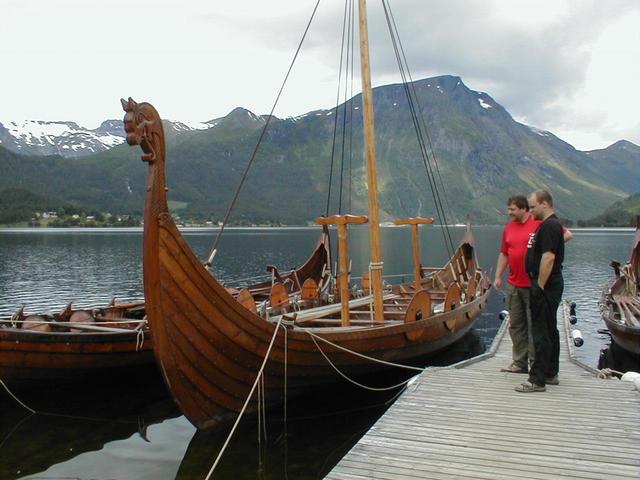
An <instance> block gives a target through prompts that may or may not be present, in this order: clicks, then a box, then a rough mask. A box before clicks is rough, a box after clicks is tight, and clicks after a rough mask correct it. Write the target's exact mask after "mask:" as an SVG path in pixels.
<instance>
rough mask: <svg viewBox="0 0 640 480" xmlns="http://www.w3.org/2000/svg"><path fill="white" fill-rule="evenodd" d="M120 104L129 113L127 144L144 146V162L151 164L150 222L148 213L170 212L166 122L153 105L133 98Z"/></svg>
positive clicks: (125, 124) (125, 120)
mask: <svg viewBox="0 0 640 480" xmlns="http://www.w3.org/2000/svg"><path fill="white" fill-rule="evenodd" d="M120 103H122V108H123V110H124V111H125V112H126V114H125V116H124V131H125V132H126V134H127V143H128V144H129V145H131V146H133V145H140V148H142V152H143V153H142V157H141V158H142V161H143V162H148V163H149V172H148V175H147V193H146V199H145V221H146V220H147V218H146V216H147V213H151V214H155V215H157V214H159V213H163V212H167V211H168V208H167V195H166V181H165V172H164V165H165V158H164V156H165V143H164V130H163V128H162V120H161V118H160V115H159V114H158V112H157V110H156V109H155V108H154V107H153V105H151V104H149V103H145V102H143V103H137V102H136V101H135V100H133V99H132V98H131V97H129V99H128V100H124V99H120ZM147 209H149V211H147Z"/></svg>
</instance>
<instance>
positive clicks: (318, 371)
mask: <svg viewBox="0 0 640 480" xmlns="http://www.w3.org/2000/svg"><path fill="white" fill-rule="evenodd" d="M157 225H158V227H159V229H158V251H157V252H156V253H157V256H156V255H153V253H154V252H152V251H150V250H148V249H146V248H145V256H146V260H145V277H146V278H145V296H146V298H147V299H148V300H147V305H148V306H152V308H149V307H148V314H149V322H150V328H151V330H152V332H153V335H154V340H155V342H156V345H157V347H156V358H157V360H158V363H159V364H160V365H161V368H162V371H163V374H164V376H165V380H166V382H167V384H168V386H169V388H170V390H171V391H172V393H173V396H174V399H175V400H176V402H177V403H178V404H179V405H180V407H181V409H182V410H183V412H184V413H185V415H186V416H187V417H188V418H189V419H190V420H191V421H192V422H193V423H194V424H195V425H197V426H198V427H201V428H206V427H207V426H209V425H213V424H215V423H217V422H218V420H219V419H220V418H222V417H226V416H227V415H228V414H229V413H230V412H237V411H239V410H240V409H241V408H242V405H243V402H244V401H245V399H246V397H247V395H248V393H249V391H250V387H251V385H252V384H253V382H254V381H255V378H256V373H257V372H258V370H259V369H260V365H261V363H262V361H263V359H264V357H265V355H266V352H267V349H268V346H269V343H270V341H271V339H272V337H273V335H274V331H275V328H276V326H275V325H274V324H273V323H270V322H268V321H265V320H264V319H263V318H261V317H259V316H257V315H255V314H252V313H251V312H249V311H248V310H247V309H245V308H243V307H242V306H241V305H240V304H239V303H238V302H237V301H236V300H235V299H234V298H233V297H232V296H231V295H229V294H228V293H227V292H226V291H225V289H224V288H222V287H221V285H220V284H219V283H218V282H217V281H216V280H215V279H214V278H213V277H212V276H211V275H210V274H209V273H208V272H207V271H206V270H205V269H204V268H203V267H202V265H201V264H200V262H198V260H197V259H196V258H195V257H194V256H193V254H192V253H191V250H190V248H189V246H188V245H187V243H186V242H185V240H184V239H183V238H182V237H181V235H180V233H179V232H178V230H177V228H176V227H175V225H174V223H173V220H172V219H171V217H170V216H169V215H168V214H161V215H160V219H159V221H158V223H157ZM156 262H157V263H156ZM149 277H150V278H149ZM488 294H489V290H485V291H484V292H482V294H481V295H479V296H478V297H477V298H476V299H474V300H473V301H472V302H469V303H466V304H463V305H461V306H460V307H459V308H457V309H455V310H452V311H450V312H447V313H443V314H439V315H434V316H432V317H429V318H426V319H424V320H420V321H416V322H412V323H400V324H395V325H383V326H380V327H375V328H366V329H361V328H357V327H353V328H349V329H336V328H325V329H322V328H315V329H313V330H312V332H313V333H314V334H316V335H319V336H321V337H322V338H324V339H326V340H328V341H330V342H332V343H335V344H337V345H339V346H341V347H343V348H346V349H348V350H351V351H355V352H358V353H361V354H364V355H367V356H371V357H374V358H377V359H380V360H384V361H388V362H399V363H408V362H410V361H411V360H412V359H415V358H418V357H421V356H424V355H427V354H430V353H433V352H436V351H439V350H442V349H443V348H445V347H446V346H448V345H450V344H451V343H453V342H455V341H456V340H458V339H459V338H461V337H462V336H463V335H464V334H465V333H466V332H467V331H468V330H469V329H470V328H471V326H472V324H473V321H474V319H475V318H476V317H477V316H478V315H479V313H480V312H481V310H482V308H484V306H485V305H486V301H487V297H488ZM285 341H286V347H285ZM316 342H317V345H316ZM320 350H322V351H323V352H324V354H326V355H327V356H328V357H329V359H330V360H331V362H332V363H333V364H334V365H335V366H336V367H337V368H338V369H339V370H340V371H342V372H343V373H344V374H346V375H349V376H354V377H357V376H360V375H364V374H368V373H371V372H375V371H380V370H385V369H388V368H392V367H388V366H386V365H381V364H379V363H374V362H372V361H370V360H366V359H363V358H360V357H357V356H354V355H353V354H351V353H346V352H344V351H342V350H340V349H338V348H336V347H333V346H330V345H328V344H325V343H323V342H322V341H321V340H315V342H314V338H313V337H312V336H311V335H310V334H309V332H308V331H307V329H304V328H301V327H290V328H288V329H287V332H286V339H285V331H284V329H281V331H280V332H278V334H277V336H276V340H275V343H274V345H273V350H272V352H271V354H270V357H269V361H268V363H267V366H266V369H265V400H266V402H267V403H277V402H280V401H282V399H283V396H284V394H285V393H284V383H285V370H286V381H287V389H288V391H287V394H288V395H295V394H296V391H298V390H301V389H306V388H309V387H310V386H317V385H322V384H327V383H331V382H336V381H340V376H339V374H338V373H337V372H336V371H335V370H334V368H333V367H332V366H331V365H330V364H329V363H328V362H327V360H326V359H325V358H324V356H323V354H322V353H321V352H320ZM255 407H257V404H256V403H255V402H254V403H253V404H252V408H255Z"/></svg>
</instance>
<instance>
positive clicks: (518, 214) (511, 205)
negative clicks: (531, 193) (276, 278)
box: [507, 195, 529, 222]
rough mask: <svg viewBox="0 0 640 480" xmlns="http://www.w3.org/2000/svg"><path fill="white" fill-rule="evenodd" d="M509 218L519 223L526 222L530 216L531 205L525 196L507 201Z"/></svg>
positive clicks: (515, 196) (517, 196) (518, 196)
mask: <svg viewBox="0 0 640 480" xmlns="http://www.w3.org/2000/svg"><path fill="white" fill-rule="evenodd" d="M507 212H508V213H509V216H510V217H511V218H513V219H514V220H516V221H518V222H524V221H525V220H526V219H527V216H528V215H529V204H528V203H527V199H526V197H525V196H524V195H514V196H513V197H509V200H507Z"/></svg>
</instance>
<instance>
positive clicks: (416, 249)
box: [393, 217, 433, 291]
mask: <svg viewBox="0 0 640 480" xmlns="http://www.w3.org/2000/svg"><path fill="white" fill-rule="evenodd" d="M393 223H394V224H395V225H411V246H412V250H413V275H414V287H415V289H416V291H418V290H421V289H422V275H421V273H422V272H420V236H419V234H418V225H428V224H431V223H433V218H424V217H413V218H402V219H398V220H394V222H393Z"/></svg>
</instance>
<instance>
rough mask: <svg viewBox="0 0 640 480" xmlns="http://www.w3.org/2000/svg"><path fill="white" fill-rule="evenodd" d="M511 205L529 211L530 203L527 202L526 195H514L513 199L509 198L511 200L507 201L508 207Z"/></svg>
mask: <svg viewBox="0 0 640 480" xmlns="http://www.w3.org/2000/svg"><path fill="white" fill-rule="evenodd" d="M509 205H515V206H516V207H518V208H525V209H527V210H529V202H527V197H525V196H524V195H513V196H512V197H509V200H507V207H508V206H509Z"/></svg>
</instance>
